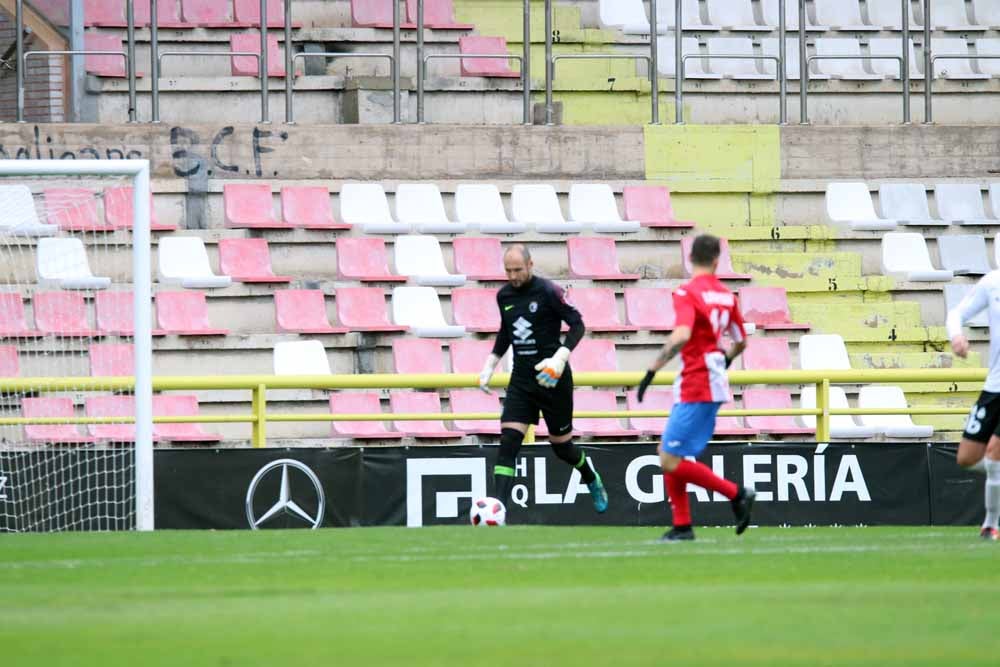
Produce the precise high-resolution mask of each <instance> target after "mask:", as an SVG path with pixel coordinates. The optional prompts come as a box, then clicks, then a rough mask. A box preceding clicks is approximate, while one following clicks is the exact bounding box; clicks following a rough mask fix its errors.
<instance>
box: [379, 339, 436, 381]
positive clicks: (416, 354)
mask: <svg viewBox="0 0 1000 667" xmlns="http://www.w3.org/2000/svg"><path fill="white" fill-rule="evenodd" d="M442 350H443V348H442V346H441V341H439V340H433V339H430V338H396V339H395V340H393V341H392V363H393V366H394V368H395V371H396V373H403V374H407V373H439V374H440V373H444V372H445V371H444V359H443V358H442V356H441V355H442Z"/></svg>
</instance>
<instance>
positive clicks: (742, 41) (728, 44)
mask: <svg viewBox="0 0 1000 667" xmlns="http://www.w3.org/2000/svg"><path fill="white" fill-rule="evenodd" d="M708 53H709V55H712V56H753V55H756V54H754V51H753V41H752V40H751V39H750V38H748V37H709V38H708ZM708 66H709V67H710V68H711V69H712V71H713V72H716V73H717V74H721V75H723V76H724V77H725V78H727V79H740V80H755V79H770V78H773V77H771V75H769V74H761V73H760V70H758V69H757V61H756V60H752V59H750V58H747V57H743V58H731V59H730V58H713V59H711V60H709V61H708Z"/></svg>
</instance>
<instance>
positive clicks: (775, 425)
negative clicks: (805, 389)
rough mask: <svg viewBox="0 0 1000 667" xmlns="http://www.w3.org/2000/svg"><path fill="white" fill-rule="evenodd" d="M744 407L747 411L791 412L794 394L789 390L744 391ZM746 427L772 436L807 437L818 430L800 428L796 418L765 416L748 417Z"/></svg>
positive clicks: (748, 389) (747, 389)
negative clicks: (806, 435)
mask: <svg viewBox="0 0 1000 667" xmlns="http://www.w3.org/2000/svg"><path fill="white" fill-rule="evenodd" d="M742 398H743V407H744V408H745V409H747V410H791V409H792V408H793V407H794V406H793V405H792V394H791V392H789V391H788V390H787V389H750V388H746V389H744V390H743V394H742ZM745 421H746V425H747V426H748V427H749V428H753V429H756V430H757V431H759V432H761V433H768V434H770V435H805V434H808V433H814V432H815V431H816V429H813V428H807V427H805V426H799V425H798V423H796V421H795V417H790V416H788V415H783V416H782V415H763V416H759V417H746V418H745Z"/></svg>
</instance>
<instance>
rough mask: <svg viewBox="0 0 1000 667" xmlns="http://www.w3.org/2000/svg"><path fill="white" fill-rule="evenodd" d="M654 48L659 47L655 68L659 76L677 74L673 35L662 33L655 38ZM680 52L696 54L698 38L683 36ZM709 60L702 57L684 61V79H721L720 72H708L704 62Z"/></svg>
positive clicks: (688, 54)
mask: <svg viewBox="0 0 1000 667" xmlns="http://www.w3.org/2000/svg"><path fill="white" fill-rule="evenodd" d="M656 44H657V46H656V48H657V49H659V51H660V54H659V58H657V63H656V68H657V71H658V72H659V73H660V76H666V77H674V76H677V62H676V60H677V58H676V51H675V49H674V38H673V36H669V35H664V36H661V37H657V38H656ZM681 53H682V55H684V56H691V55H698V54H699V53H701V48H700V47H699V46H698V40H697V39H696V38H694V37H684V38H682V39H681ZM708 62H709V61H708V60H706V59H703V58H691V59H688V60H685V61H684V78H685V79H721V78H722V75H721V74H715V73H714V72H710V71H709V70H708V69H707V68H706V64H707V63H708Z"/></svg>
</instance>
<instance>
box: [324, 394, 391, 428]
mask: <svg viewBox="0 0 1000 667" xmlns="http://www.w3.org/2000/svg"><path fill="white" fill-rule="evenodd" d="M381 412H382V402H381V401H380V400H379V396H378V392H375V391H337V392H334V393H332V394H330V413H331V414H335V415H372V414H381ZM330 425H331V435H333V437H335V438H338V437H339V438H358V439H359V440H369V439H373V440H378V439H390V438H391V439H396V440H398V439H399V438H402V437H403V434H402V433H397V432H396V431H390V430H389V429H388V428H387V427H386V423H385V422H383V421H377V422H375V421H364V422H361V421H334V422H330Z"/></svg>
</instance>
